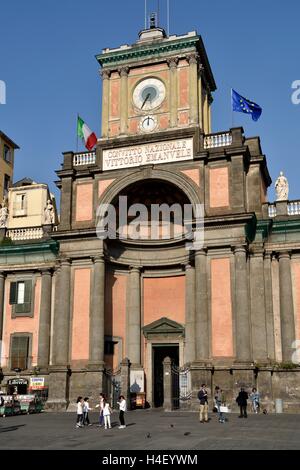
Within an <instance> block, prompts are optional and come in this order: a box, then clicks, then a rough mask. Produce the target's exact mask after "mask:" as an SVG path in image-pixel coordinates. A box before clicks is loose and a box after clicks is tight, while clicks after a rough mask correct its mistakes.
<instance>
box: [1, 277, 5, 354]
mask: <svg viewBox="0 0 300 470" xmlns="http://www.w3.org/2000/svg"><path fill="white" fill-rule="evenodd" d="M4 288H5V274H4V273H3V272H0V341H2V334H3V312H4ZM0 352H1V351H0Z"/></svg>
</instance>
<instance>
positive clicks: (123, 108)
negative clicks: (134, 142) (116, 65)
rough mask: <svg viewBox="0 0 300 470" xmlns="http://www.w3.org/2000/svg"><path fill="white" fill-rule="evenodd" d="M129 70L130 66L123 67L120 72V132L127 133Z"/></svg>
mask: <svg viewBox="0 0 300 470" xmlns="http://www.w3.org/2000/svg"><path fill="white" fill-rule="evenodd" d="M128 72H129V67H121V68H120V69H119V74H120V77H121V90H120V91H121V96H120V113H121V115H120V134H123V135H126V134H127V126H128Z"/></svg>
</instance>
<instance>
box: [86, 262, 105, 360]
mask: <svg viewBox="0 0 300 470" xmlns="http://www.w3.org/2000/svg"><path fill="white" fill-rule="evenodd" d="M104 291H105V261H104V258H103V256H99V257H95V258H94V281H93V292H92V293H91V295H92V308H91V314H90V360H89V364H90V365H91V366H96V367H99V366H100V367H101V366H102V365H103V361H104V306H105V303H104Z"/></svg>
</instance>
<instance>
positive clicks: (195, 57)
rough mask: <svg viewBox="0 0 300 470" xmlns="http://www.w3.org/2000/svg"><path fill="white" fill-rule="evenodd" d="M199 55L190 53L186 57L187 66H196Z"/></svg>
mask: <svg viewBox="0 0 300 470" xmlns="http://www.w3.org/2000/svg"><path fill="white" fill-rule="evenodd" d="M198 57H199V54H198V53H197V52H192V53H191V54H187V55H186V60H187V61H188V63H189V64H197V63H198Z"/></svg>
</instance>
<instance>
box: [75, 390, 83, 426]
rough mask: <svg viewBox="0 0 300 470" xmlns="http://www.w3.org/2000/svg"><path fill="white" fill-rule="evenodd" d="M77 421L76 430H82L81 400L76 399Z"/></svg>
mask: <svg viewBox="0 0 300 470" xmlns="http://www.w3.org/2000/svg"><path fill="white" fill-rule="evenodd" d="M76 403H77V421H76V428H83V398H82V397H78V398H77V401H76Z"/></svg>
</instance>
